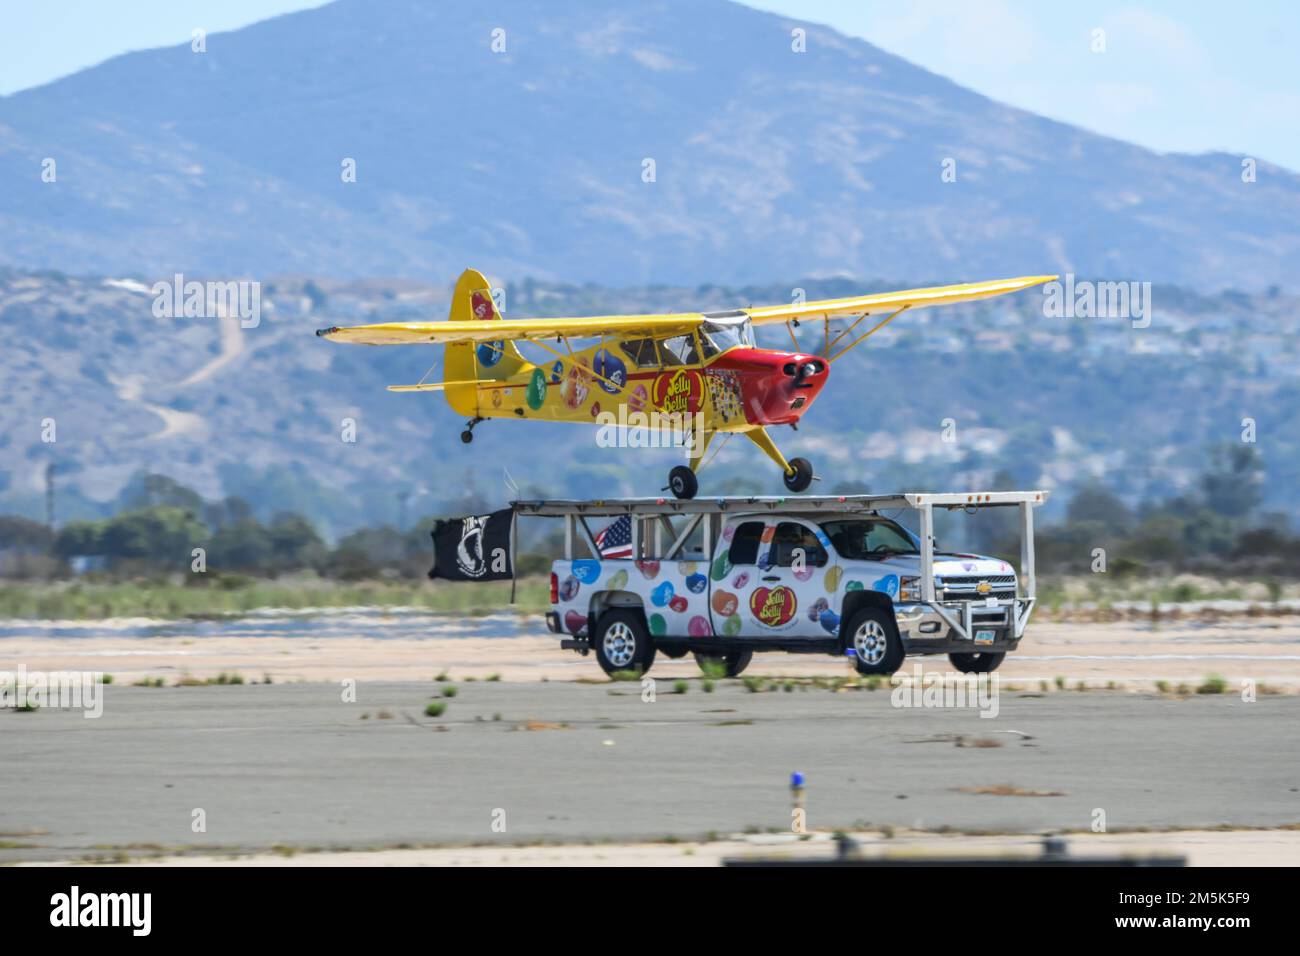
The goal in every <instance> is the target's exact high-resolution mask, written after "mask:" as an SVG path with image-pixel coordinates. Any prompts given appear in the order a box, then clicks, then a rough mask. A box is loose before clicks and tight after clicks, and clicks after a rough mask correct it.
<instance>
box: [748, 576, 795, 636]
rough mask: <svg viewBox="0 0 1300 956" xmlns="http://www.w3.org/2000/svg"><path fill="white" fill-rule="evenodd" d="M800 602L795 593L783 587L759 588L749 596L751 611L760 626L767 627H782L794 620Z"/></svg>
mask: <svg viewBox="0 0 1300 956" xmlns="http://www.w3.org/2000/svg"><path fill="white" fill-rule="evenodd" d="M798 604H799V602H798V601H796V600H795V597H794V592H793V591H791V590H790V589H789V588H788V587H785V586H784V585H782V586H781V587H777V588H772V589H770V590H769V589H768V588H759V589H758V590H757V591H755V592H754V593H753V594H751V595H750V596H749V610H750V611H751V612H752V613H753V615H754V617H756V618H758V622H759V623H760V624H764V625H766V626H767V627H780V626H781V625H782V624H789V623H790V622H791V621H792V620H794V612H795V610H796V609H797V608H798Z"/></svg>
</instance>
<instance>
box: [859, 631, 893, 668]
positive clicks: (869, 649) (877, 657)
mask: <svg viewBox="0 0 1300 956" xmlns="http://www.w3.org/2000/svg"><path fill="white" fill-rule="evenodd" d="M887 644H888V635H886V634H885V629H884V627H883V626H882V625H881V623H880V622H879V621H866V622H864V623H863V624H862V625H861V626H860V627H859V628H858V630H857V632H856V633H855V634H854V635H853V649H854V650H855V651H857V654H858V658H859V659H860V660H862V661H865V662H866V663H868V664H879V663H880V662H881V661H883V660H884V659H885V650H886V647H887Z"/></svg>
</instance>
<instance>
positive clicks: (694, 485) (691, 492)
mask: <svg viewBox="0 0 1300 956" xmlns="http://www.w3.org/2000/svg"><path fill="white" fill-rule="evenodd" d="M668 489H669V490H670V491H671V492H672V493H673V497H674V498H683V499H690V498H694V497H695V492H697V491H699V490H700V480H699V479H698V478H696V477H695V472H693V471H691V470H690V469H689V468H687V467H686V466H685V465H678V466H677V467H676V468H674V469H673V470H672V471H670V472H668Z"/></svg>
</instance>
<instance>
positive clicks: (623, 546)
mask: <svg viewBox="0 0 1300 956" xmlns="http://www.w3.org/2000/svg"><path fill="white" fill-rule="evenodd" d="M596 549H597V550H598V551H599V552H600V556H601V557H602V558H630V557H632V516H631V515H620V516H619V517H617V518H615V519H614V520H613V521H611V522H610V523H609V524H608V525H606V526H605V527H604V528H602V529H601V530H600V531H598V532H596Z"/></svg>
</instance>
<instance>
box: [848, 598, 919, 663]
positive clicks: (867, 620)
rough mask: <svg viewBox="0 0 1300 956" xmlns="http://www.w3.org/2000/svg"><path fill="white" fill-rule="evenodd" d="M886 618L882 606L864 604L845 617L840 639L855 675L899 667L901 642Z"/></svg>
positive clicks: (895, 627)
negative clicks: (850, 654) (847, 653)
mask: <svg viewBox="0 0 1300 956" xmlns="http://www.w3.org/2000/svg"><path fill="white" fill-rule="evenodd" d="M890 617H891V615H890V614H889V613H888V612H887V611H885V610H884V609H883V608H878V607H864V608H863V609H862V610H860V611H858V612H857V613H856V614H854V615H853V617H851V618H850V619H849V626H848V627H847V628H845V630H844V639H845V642H846V647H847V648H848V649H852V650H853V651H854V654H853V665H854V666H855V667H856V668H857V669H858V673H859V674H892V673H894V671H896V670H898V669H899V668H900V667H902V666H903V657H904V656H905V655H904V651H903V641H902V638H900V637H899V636H898V626H897V625H896V624H895V623H894V622H893V621H892V620H890Z"/></svg>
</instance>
